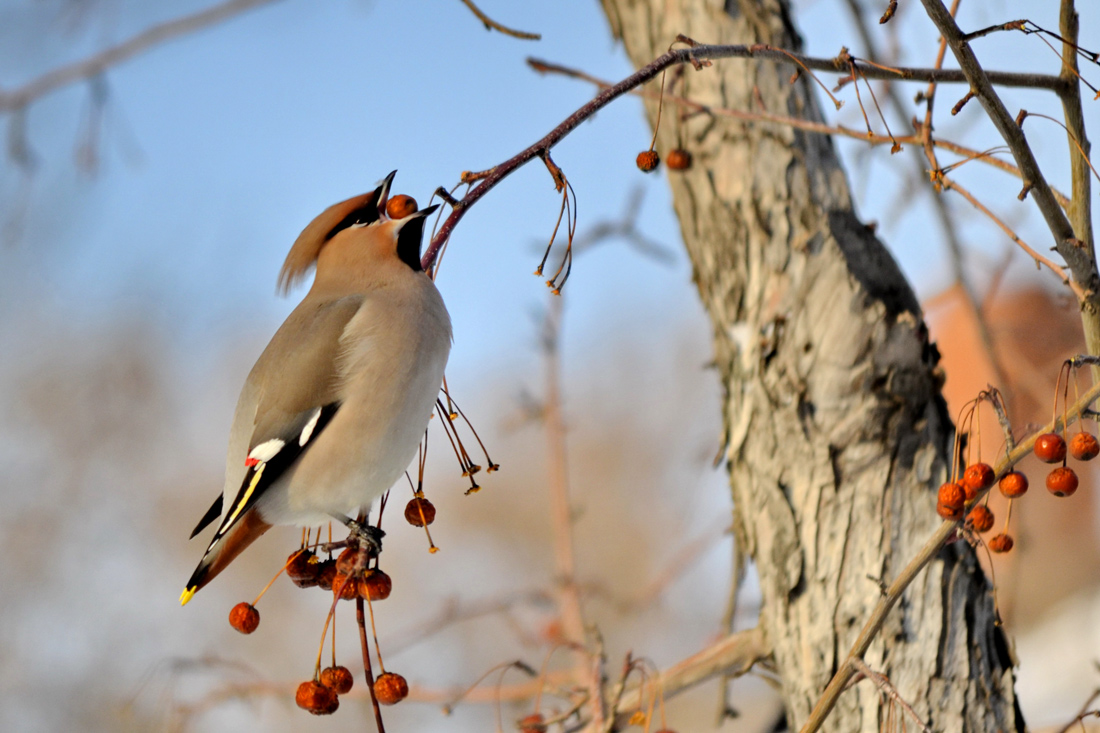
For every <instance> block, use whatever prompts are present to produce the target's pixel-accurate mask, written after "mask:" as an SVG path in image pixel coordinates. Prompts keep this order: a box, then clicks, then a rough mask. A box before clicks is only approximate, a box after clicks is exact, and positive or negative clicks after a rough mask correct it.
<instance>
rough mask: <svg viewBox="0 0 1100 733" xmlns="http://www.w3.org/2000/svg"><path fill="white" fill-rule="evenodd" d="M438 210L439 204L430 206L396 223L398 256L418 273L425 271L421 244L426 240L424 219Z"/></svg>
mask: <svg viewBox="0 0 1100 733" xmlns="http://www.w3.org/2000/svg"><path fill="white" fill-rule="evenodd" d="M438 208H439V204H436V205H435V206H429V207H428V208H426V209H421V210H420V211H415V212H413V213H411V214H409V215H408V216H406V217H404V218H402V219H398V220H397V221H396V222H395V223H396V224H397V256H398V257H400V258H401V261H402V262H404V263H405V264H406V265H408V266H409V267H411V268H412V269H414V270H416V271H420V270H422V269H423V268H422V266H421V264H420V243H421V241H422V240H423V239H424V219H425V218H427V217H428V216H430V215H431V214H432V213H433V212H435V210H436V209H438Z"/></svg>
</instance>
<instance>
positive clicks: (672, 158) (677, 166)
mask: <svg viewBox="0 0 1100 733" xmlns="http://www.w3.org/2000/svg"><path fill="white" fill-rule="evenodd" d="M665 165H667V166H668V167H669V170H674V171H683V170H687V169H688V168H690V167H691V153H689V152H688V151H686V150H684V149H683V148H674V149H672V150H670V151H669V152H668V154H666V155H665Z"/></svg>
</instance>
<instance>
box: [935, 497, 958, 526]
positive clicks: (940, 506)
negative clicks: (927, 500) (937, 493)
mask: <svg viewBox="0 0 1100 733" xmlns="http://www.w3.org/2000/svg"><path fill="white" fill-rule="evenodd" d="M936 514H939V515H940V516H941V517H943V518H944V519H949V520H951V521H955V520H956V519H962V515H963V508H962V507H961V506H948V505H947V504H944V503H943V502H942V501H937V502H936Z"/></svg>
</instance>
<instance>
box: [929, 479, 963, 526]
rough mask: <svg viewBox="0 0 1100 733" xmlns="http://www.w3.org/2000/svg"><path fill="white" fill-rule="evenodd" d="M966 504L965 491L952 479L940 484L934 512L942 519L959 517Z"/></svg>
mask: <svg viewBox="0 0 1100 733" xmlns="http://www.w3.org/2000/svg"><path fill="white" fill-rule="evenodd" d="M965 505H966V491H965V490H964V489H963V487H962V486H961V485H959V484H957V483H955V482H953V481H948V482H947V483H945V484H944V485H942V486H940V490H939V494H938V495H937V498H936V513H937V514H939V515H940V516H941V517H943V518H944V519H959V518H960V517H962V510H963V507H964V506H965Z"/></svg>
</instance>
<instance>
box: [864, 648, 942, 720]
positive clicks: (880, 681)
mask: <svg viewBox="0 0 1100 733" xmlns="http://www.w3.org/2000/svg"><path fill="white" fill-rule="evenodd" d="M852 665H853V666H854V667H855V668H856V671H857V672H859V673H860V674H862V675H863V676H864V677H866V678H867V679H869V680H871V682H874V683H875V686H876V687H878V689H879V691H880V692H881V693H882V694H883V695H885V696H886V697H887V698H889V699H890V700H893V701H894V702H895V703H897V704H898V705H900V706H901V707H902V709H903V710H905V712H907V713H909V715H910V716H911V717H912V718H913V720H915V721H916V723H917V725H919V726H920V729H921V730H922V731H924V733H932V731H931V729H930V728H929V727H928V726H927V725H925V724H924V721H923V720H921V719H920V716H919V715H917V711H915V710H913V707H912V706H911V705H910V704H909V703H908V702H906V701H905V698H904V697H902V696H901V693H900V692H898V689H897V688H896V687H894V684H893V683H892V682H890V680H889V679H887V677H886V675H882V674H879V673H878V672H876V671H874V670H873V669H871V668H870V667H868V666H867V665H866V664H864V663H863V660H861V659H853V660H852ZM887 730H890V728H887Z"/></svg>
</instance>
